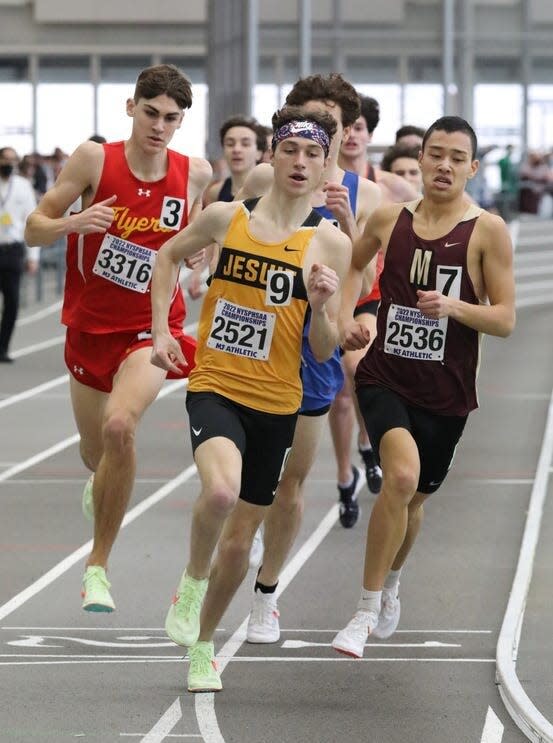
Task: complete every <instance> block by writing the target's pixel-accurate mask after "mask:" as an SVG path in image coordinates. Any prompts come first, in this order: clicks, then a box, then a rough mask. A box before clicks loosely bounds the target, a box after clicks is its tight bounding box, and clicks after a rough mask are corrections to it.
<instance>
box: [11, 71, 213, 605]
mask: <svg viewBox="0 0 553 743" xmlns="http://www.w3.org/2000/svg"><path fill="white" fill-rule="evenodd" d="M191 104H192V90H191V85H190V82H189V80H188V79H187V78H186V77H185V76H184V75H183V74H182V72H180V70H178V69H177V68H176V67H175V66H173V65H166V64H162V65H156V66H154V67H149V68H147V69H145V70H143V71H142V72H141V74H140V75H139V77H138V80H137V83H136V88H135V93H134V97H133V98H130V99H128V101H127V104H126V110H127V115H128V116H129V117H130V118H131V119H132V122H133V123H132V132H131V135H130V137H129V139H128V140H126V141H125V142H115V143H112V144H99V143H96V142H92V141H90V140H89V141H86V142H84V143H83V144H81V145H80V146H79V147H78V148H77V149H76V151H75V152H74V154H73V155H71V157H70V158H69V160H68V161H67V163H66V165H65V167H64V168H63V170H62V172H61V173H60V175H59V177H58V178H57V180H56V182H55V184H54V186H53V187H52V188H51V189H50V190H49V191H48V192H47V193H46V194H45V196H44V197H43V198H42V200H41V201H40V203H39V205H38V207H37V208H36V210H35V211H34V212H33V213H32V214H31V216H30V217H29V219H28V221H27V229H26V239H27V240H31V243H30V244H33V245H50V244H51V243H53V242H54V241H55V240H58V239H60V238H63V237H65V236H67V237H68V248H67V275H66V282H65V296H64V304H63V311H62V322H63V323H64V324H65V325H66V326H67V336H66V345H65V361H66V364H67V366H68V369H69V371H70V373H71V377H70V384H71V400H72V404H73V412H74V416H75V420H76V424H77V428H78V430H79V433H80V435H81V444H80V450H81V457H82V460H83V462H84V463H85V465H86V466H87V467H88V468H89V469H90V470H91V471H92V472H93V475H92V476H91V478H90V479H89V481H88V482H87V484H86V486H85V489H84V492H83V511H84V512H85V515H87V516H89V517H90V518H94V542H93V547H92V552H91V553H90V556H89V558H88V560H87V569H86V572H85V575H84V579H83V594H82V595H83V599H84V600H83V608H84V609H85V610H87V611H113V610H114V608H115V604H114V602H113V599H112V597H111V595H110V593H109V588H110V584H109V582H108V580H107V577H106V568H107V561H108V557H109V554H110V552H111V549H112V547H113V543H114V541H115V539H116V537H117V533H118V531H119V528H120V526H121V522H122V519H123V516H124V514H125V510H126V508H127V504H128V502H129V499H130V496H131V492H132V488H133V484H134V478H135V469H136V452H135V446H134V439H135V432H136V428H137V425H138V422H139V420H140V419H141V417H142V415H143V413H144V411H145V410H146V408H147V407H148V406H149V405H150V404H151V403H152V402H153V401H154V400H155V398H156V396H157V394H158V392H159V390H160V388H161V386H162V384H163V382H164V380H165V378H166V372H165V371H163V370H162V369H159V368H156V367H154V366H152V364H151V363H150V354H151V351H150V347H151V345H152V340H151V306H150V280H151V275H152V270H153V267H154V264H155V259H156V254H157V251H158V249H159V248H160V246H161V245H162V244H163V243H164V242H165V241H166V240H167V239H168V238H169V237H170V236H171V235H173V234H175V233H176V232H178V231H179V230H181V229H182V228H183V227H185V226H186V225H187V224H188V223H189V221H191V219H192V218H193V216H195V214H196V213H197V212H198V211H199V210H200V209H201V198H202V194H203V191H204V189H205V186H206V185H207V183H208V182H209V179H210V176H211V167H210V165H209V164H208V163H207V161H205V160H203V159H200V158H189V157H186V156H184V155H180V154H179V153H177V152H175V151H174V150H169V149H168V145H169V142H170V141H171V139H172V137H173V135H174V133H175V131H176V130H177V129H178V128H179V127H180V125H181V123H182V120H183V117H184V110H185V109H187V108H190V106H191ZM79 198H80V199H81V204H82V210H81V211H79V212H77V213H72V214H69V215H68V214H67V211H68V209H69V208H70V206H71V205H72V204H73V203H74V202H75V201H76V200H77V199H79ZM184 316H185V306H184V299H183V296H182V292H181V289H180V286H179V285H178V283H177V284H176V285H175V287H174V290H173V296H172V301H171V309H170V328H171V332H172V333H173V334H174V336H175V337H176V338H178V339H179V341H180V343H181V346H182V348H183V353H184V356H185V358H186V361H187V364H188V367H187V368H188V369H189V368H190V367H191V365H193V363H194V350H195V343H194V341H193V339H191V338H188V337H186V336H185V335H184V332H183V322H184Z"/></svg>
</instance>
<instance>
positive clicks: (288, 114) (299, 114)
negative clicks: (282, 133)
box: [271, 106, 337, 157]
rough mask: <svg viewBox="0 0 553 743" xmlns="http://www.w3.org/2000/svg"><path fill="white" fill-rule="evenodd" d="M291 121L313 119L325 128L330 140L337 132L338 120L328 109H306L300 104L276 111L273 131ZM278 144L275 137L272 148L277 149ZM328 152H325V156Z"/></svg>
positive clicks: (273, 119)
mask: <svg viewBox="0 0 553 743" xmlns="http://www.w3.org/2000/svg"><path fill="white" fill-rule="evenodd" d="M290 121H312V122H313V123H314V124H318V126H320V127H321V129H323V130H324V131H325V132H326V133H327V135H328V139H329V141H330V140H331V139H332V137H333V136H334V135H335V134H336V129H337V127H336V122H335V120H334V119H333V118H332V116H331V115H330V114H328V113H326V111H304V110H303V109H302V108H301V107H300V106H284V108H281V109H280V110H279V111H275V112H274V114H273V118H272V120H271V123H272V125H273V132H276V131H277V129H280V127H281V126H284V124H288V123H289V122H290ZM275 148H276V145H275V141H274V139H273V145H272V150H273V152H274V151H275ZM327 154H328V153H326V152H325V157H326V155H327Z"/></svg>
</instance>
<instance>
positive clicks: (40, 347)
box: [10, 335, 65, 359]
mask: <svg viewBox="0 0 553 743" xmlns="http://www.w3.org/2000/svg"><path fill="white" fill-rule="evenodd" d="M62 343H65V335H56V336H54V337H53V338H50V339H49V340H47V341H41V342H40V343H33V344H32V345H31V346H25V347H24V348H19V349H18V350H17V351H10V356H13V358H14V359H20V358H21V357H22V356H29V354H31V353H35V351H44V349H46V348H52V346H61V344H62Z"/></svg>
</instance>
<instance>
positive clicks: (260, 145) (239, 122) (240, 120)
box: [219, 114, 267, 152]
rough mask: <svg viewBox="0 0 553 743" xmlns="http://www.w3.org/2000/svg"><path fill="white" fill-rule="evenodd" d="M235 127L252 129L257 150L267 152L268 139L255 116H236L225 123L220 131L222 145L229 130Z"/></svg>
mask: <svg viewBox="0 0 553 743" xmlns="http://www.w3.org/2000/svg"><path fill="white" fill-rule="evenodd" d="M233 126H244V127H246V129H251V130H252V132H253V133H254V134H255V141H256V145H257V149H258V150H260V151H261V152H265V150H266V149H267V139H266V137H265V134H263V132H262V131H261V124H260V123H259V121H258V120H257V119H255V118H254V117H253V116H245V115H244V114H236V115H235V116H231V117H230V118H229V119H226V120H225V121H224V122H223V124H222V126H221V128H220V129H219V139H220V141H221V145H223V144H224V140H225V135H226V133H227V132H228V130H229V129H232V127H233Z"/></svg>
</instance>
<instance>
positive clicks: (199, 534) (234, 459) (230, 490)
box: [186, 437, 255, 580]
mask: <svg viewBox="0 0 553 743" xmlns="http://www.w3.org/2000/svg"><path fill="white" fill-rule="evenodd" d="M194 459H195V461H196V464H197V466H198V471H199V473H200V478H201V481H202V491H201V493H200V496H199V498H198V499H197V500H196V503H195V504H194V515H193V518H192V528H191V534H190V559H189V562H188V565H187V568H186V572H187V574H188V575H190V576H191V577H192V578H196V580H200V579H202V578H207V576H208V575H209V574H210V566H211V558H212V556H213V552H214V551H215V547H216V545H217V541H218V539H219V537H220V535H221V532H222V530H223V526H224V524H225V519H226V518H227V517H228V516H229V514H230V513H231V511H232V509H233V508H235V504H236V502H237V500H238V495H239V493H240V475H241V472H242V457H241V455H240V452H239V451H238V449H237V448H236V446H235V444H234V443H233V442H232V441H230V439H225V438H223V437H216V438H213V439H208V440H207V441H204V443H203V444H201V445H200V446H199V447H198V448H197V449H196V452H195V455H194ZM254 533H255V530H254ZM252 539H253V534H252Z"/></svg>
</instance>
